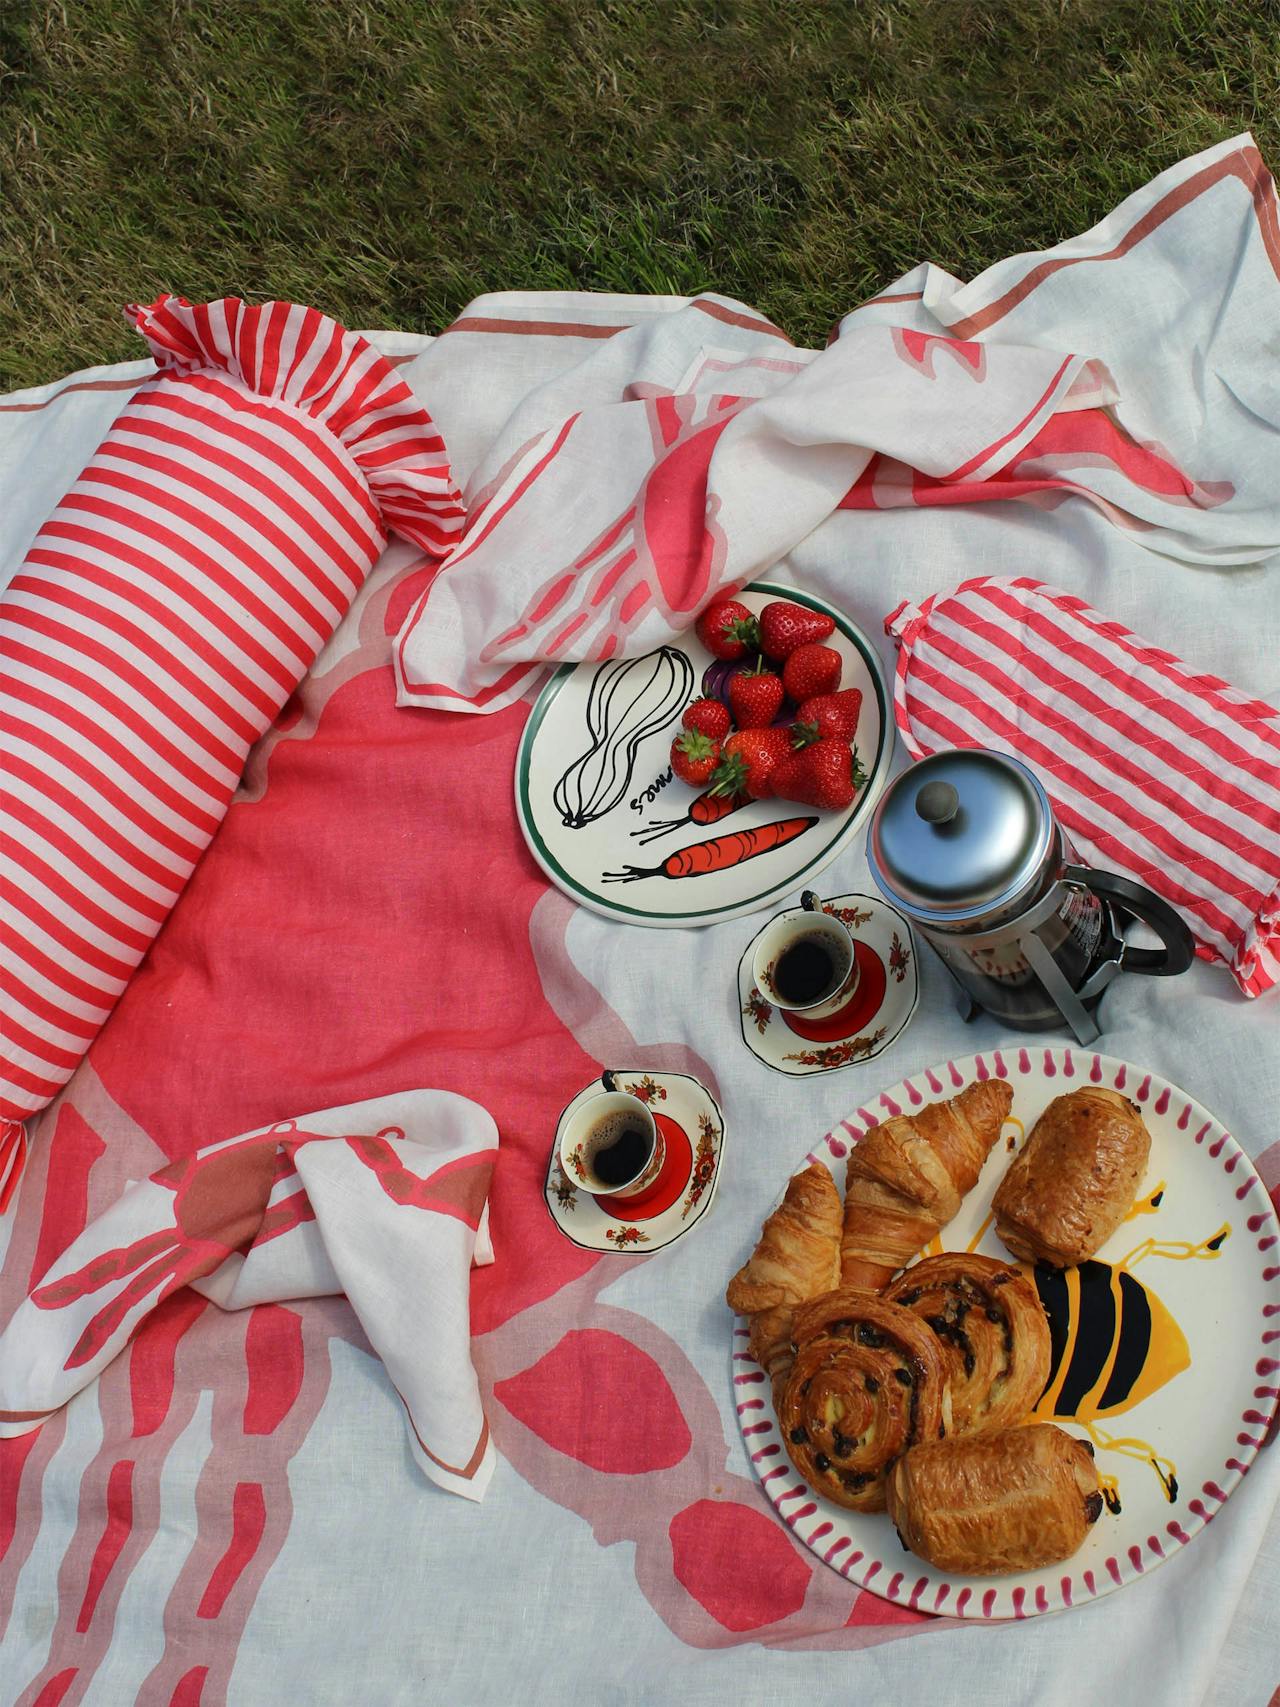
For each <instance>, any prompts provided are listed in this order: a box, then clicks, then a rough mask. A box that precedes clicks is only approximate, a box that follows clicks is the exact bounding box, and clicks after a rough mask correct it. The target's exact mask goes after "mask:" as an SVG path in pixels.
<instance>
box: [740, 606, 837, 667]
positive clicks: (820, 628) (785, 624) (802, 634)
mask: <svg viewBox="0 0 1280 1707" xmlns="http://www.w3.org/2000/svg"><path fill="white" fill-rule="evenodd" d="M758 620H759V625H760V645H761V647H762V648H763V650H764V651H766V652H767V653H768V654H769V656H770V657H771V658H789V657H790V656H791V654H792V653H793V652H794V651H795V650H796V648H797V647H798V646H808V645H810V644H812V643H813V642H814V641H817V640H825V639H826V638H827V636H828V634H830V633H832V632H833V630H834V629H835V626H836V625H835V623H834V621H833V620H832V618H831V617H829V616H824V615H823V614H822V612H821V611H816V610H807V609H806V608H805V606H804V605H797V604H793V603H792V601H791V600H790V599H774V600H773V602H772V603H771V604H767V605H766V606H765V607H764V609H763V610H762V611H761V612H760V616H759V619H758Z"/></svg>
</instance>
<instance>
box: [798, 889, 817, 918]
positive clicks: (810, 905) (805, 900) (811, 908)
mask: <svg viewBox="0 0 1280 1707" xmlns="http://www.w3.org/2000/svg"><path fill="white" fill-rule="evenodd" d="M800 905H801V906H802V907H803V908H804V910H805V912H806V913H820V912H821V911H822V897H821V895H819V894H818V892H817V890H816V889H806V890H805V892H804V894H803V895H801V897H800Z"/></svg>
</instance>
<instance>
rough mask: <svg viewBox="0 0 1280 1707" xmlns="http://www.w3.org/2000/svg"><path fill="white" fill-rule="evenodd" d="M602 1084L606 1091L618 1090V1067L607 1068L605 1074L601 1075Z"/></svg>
mask: <svg viewBox="0 0 1280 1707" xmlns="http://www.w3.org/2000/svg"><path fill="white" fill-rule="evenodd" d="M600 1083H601V1084H602V1085H603V1086H604V1088H605V1090H607V1091H616V1090H617V1088H618V1070H617V1068H616V1067H606V1068H605V1070H604V1072H603V1073H601V1075H600Z"/></svg>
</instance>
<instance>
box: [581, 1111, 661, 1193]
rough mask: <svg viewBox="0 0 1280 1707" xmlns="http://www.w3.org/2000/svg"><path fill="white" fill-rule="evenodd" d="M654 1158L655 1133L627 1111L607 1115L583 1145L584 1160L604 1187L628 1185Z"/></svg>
mask: <svg viewBox="0 0 1280 1707" xmlns="http://www.w3.org/2000/svg"><path fill="white" fill-rule="evenodd" d="M652 1154H653V1134H652V1132H650V1131H649V1130H648V1128H647V1127H645V1126H643V1125H641V1123H640V1121H639V1120H637V1119H636V1117H635V1115H634V1114H631V1113H630V1112H628V1111H627V1110H623V1111H622V1112H620V1113H619V1112H616V1111H615V1112H613V1113H611V1114H606V1115H604V1116H603V1118H602V1119H600V1120H599V1121H597V1123H596V1124H595V1125H594V1126H593V1127H592V1128H591V1131H590V1132H589V1133H588V1134H587V1137H586V1142H585V1143H584V1145H583V1159H584V1160H585V1162H586V1164H587V1166H588V1167H589V1168H590V1169H591V1170H592V1172H593V1173H594V1174H595V1176H596V1178H597V1179H598V1180H599V1181H600V1182H601V1184H602V1185H626V1184H627V1183H628V1182H629V1181H630V1180H633V1179H634V1178H635V1177H636V1175H637V1174H638V1173H640V1172H641V1170H642V1169H643V1167H644V1165H645V1163H646V1162H647V1161H648V1160H649V1158H650V1156H651V1155H652Z"/></svg>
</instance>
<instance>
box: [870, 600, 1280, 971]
mask: <svg viewBox="0 0 1280 1707" xmlns="http://www.w3.org/2000/svg"><path fill="white" fill-rule="evenodd" d="M885 629H886V632H887V633H888V634H890V635H891V636H892V637H893V638H894V639H895V640H896V641H897V642H898V646H899V653H898V666H897V675H896V680H895V684H894V711H895V715H896V718H897V724H898V729H899V732H900V733H901V735H902V739H903V742H904V743H905V745H906V747H907V749H908V751H909V752H910V753H911V754H912V755H913V756H914V757H916V758H919V757H921V756H922V755H923V754H926V753H933V752H936V751H938V749H939V748H942V747H990V748H994V749H995V750H996V751H998V752H1002V753H1009V754H1012V755H1013V756H1014V757H1015V758H1018V759H1021V760H1023V761H1024V763H1026V764H1028V765H1030V766H1031V767H1032V769H1033V770H1035V772H1036V773H1037V775H1038V776H1039V777H1040V779H1041V781H1042V782H1043V783H1044V786H1045V788H1046V790H1047V791H1048V794H1049V797H1050V799H1051V800H1052V802H1053V806H1054V810H1055V811H1056V812H1057V814H1058V816H1059V818H1060V819H1061V821H1062V823H1063V825H1064V826H1065V828H1066V830H1067V832H1068V834H1069V835H1070V836H1071V838H1072V840H1073V842H1074V843H1075V845H1076V850H1077V852H1078V853H1079V854H1080V855H1081V857H1082V858H1083V859H1084V860H1085V862H1086V863H1088V864H1092V865H1097V866H1100V867H1105V868H1107V869H1109V870H1112V871H1118V872H1121V873H1123V874H1125V875H1127V876H1129V877H1133V878H1135V879H1136V880H1137V881H1138V882H1140V883H1144V884H1146V885H1147V886H1148V888H1150V889H1153V890H1154V891H1155V892H1156V894H1158V895H1161V896H1163V897H1164V899H1165V900H1166V901H1168V902H1169V903H1170V905H1172V906H1174V907H1176V908H1177V909H1178V910H1179V912H1181V914H1182V915H1183V917H1184V918H1185V919H1186V920H1187V923H1188V924H1189V925H1190V927H1191V929H1192V930H1193V932H1194V933H1195V936H1196V941H1197V943H1198V945H1199V953H1200V956H1201V958H1202V959H1205V960H1216V961H1222V962H1223V963H1224V964H1225V965H1227V966H1228V967H1229V968H1230V969H1231V972H1232V975H1233V976H1234V978H1235V980H1236V982H1237V984H1238V985H1239V986H1240V988H1241V990H1243V991H1244V993H1245V995H1246V996H1257V995H1261V994H1262V992H1263V991H1264V990H1267V989H1270V987H1271V986H1272V985H1273V984H1275V983H1276V982H1277V981H1278V980H1280V710H1277V708H1276V707H1275V706H1273V705H1268V704H1266V703H1265V701H1263V700H1258V699H1251V698H1250V697H1249V696H1248V695H1246V694H1242V693H1238V692H1237V691H1236V689H1235V688H1233V687H1231V686H1230V685H1229V684H1228V683H1227V682H1224V681H1221V680H1220V679H1219V678H1218V677H1216V676H1208V675H1202V674H1200V673H1198V672H1197V671H1195V670H1192V669H1191V668H1189V667H1188V666H1187V665H1186V664H1184V663H1182V661H1181V660H1180V659H1178V658H1175V657H1174V656H1173V655H1172V654H1171V653H1169V652H1164V651H1161V650H1160V649H1159V648H1157V647H1154V646H1150V645H1148V644H1147V642H1146V641H1144V640H1140V639H1139V638H1138V636H1137V635H1135V634H1133V633H1131V632H1130V631H1129V630H1128V629H1127V628H1125V627H1124V626H1123V625H1122V624H1121V623H1118V622H1111V621H1108V619H1107V618H1106V617H1103V616H1100V615H1099V614H1098V612H1097V611H1095V610H1092V609H1090V607H1089V606H1088V605H1087V604H1085V602H1084V601H1083V600H1082V599H1079V598H1075V597H1073V596H1072V595H1071V594H1069V593H1063V592H1059V591H1058V590H1056V589H1055V588H1053V587H1047V586H1045V585H1044V584H1043V583H1042V582H1039V581H1034V580H1029V579H1027V578H1025V577H1021V576H1019V577H1016V578H1001V577H995V576H981V577H979V578H978V579H977V580H973V581H966V582H964V584H963V585H962V586H960V587H958V588H956V590H955V591H954V592H952V593H946V594H935V595H933V596H932V597H930V598H928V599H926V600H925V601H924V602H923V603H922V604H921V605H919V606H913V605H909V604H902V605H899V606H898V608H897V609H896V610H895V611H893V612H892V613H891V614H890V615H889V616H888V617H887V618H886V621H885Z"/></svg>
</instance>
